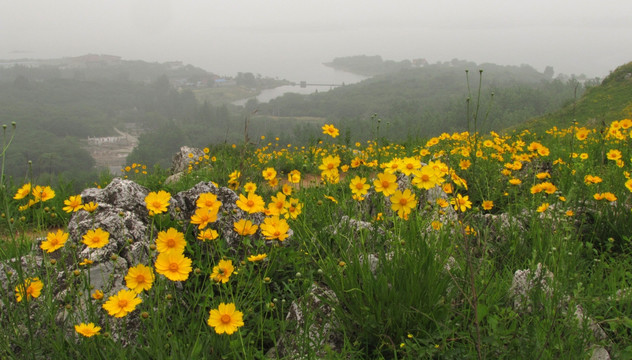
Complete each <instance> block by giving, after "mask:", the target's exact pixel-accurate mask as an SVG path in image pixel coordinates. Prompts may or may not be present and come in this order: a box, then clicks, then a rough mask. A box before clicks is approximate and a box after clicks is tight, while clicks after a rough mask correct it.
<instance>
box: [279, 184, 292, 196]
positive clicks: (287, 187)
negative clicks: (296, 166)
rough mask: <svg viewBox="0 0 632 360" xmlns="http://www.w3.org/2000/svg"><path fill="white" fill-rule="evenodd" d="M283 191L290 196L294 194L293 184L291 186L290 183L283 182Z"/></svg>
mask: <svg viewBox="0 0 632 360" xmlns="http://www.w3.org/2000/svg"><path fill="white" fill-rule="evenodd" d="M281 191H282V192H283V194H285V196H290V195H292V186H290V185H289V184H283V187H282V188H281Z"/></svg>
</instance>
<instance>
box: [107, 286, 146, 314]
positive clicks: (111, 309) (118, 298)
mask: <svg viewBox="0 0 632 360" xmlns="http://www.w3.org/2000/svg"><path fill="white" fill-rule="evenodd" d="M141 302H143V300H142V299H141V298H139V297H137V296H136V293H135V292H134V291H132V290H124V289H123V290H120V291H119V292H118V293H117V294H116V295H112V296H110V297H109V298H108V301H106V302H105V303H104V304H103V309H104V310H106V311H107V312H108V314H109V315H110V316H114V317H117V318H121V317H123V316H125V315H127V314H129V313H131V312H132V311H134V309H136V306H137V305H138V304H140V303H141Z"/></svg>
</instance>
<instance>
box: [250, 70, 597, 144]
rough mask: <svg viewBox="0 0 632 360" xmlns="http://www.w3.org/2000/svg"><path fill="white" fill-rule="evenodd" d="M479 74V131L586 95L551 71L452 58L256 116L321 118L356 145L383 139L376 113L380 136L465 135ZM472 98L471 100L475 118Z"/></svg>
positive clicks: (285, 99) (279, 102)
mask: <svg viewBox="0 0 632 360" xmlns="http://www.w3.org/2000/svg"><path fill="white" fill-rule="evenodd" d="M466 70H468V71H469V79H470V81H469V86H470V89H471V91H470V92H469V93H468V83H467V79H466ZM479 70H483V74H482V87H481V102H480V105H481V107H480V113H479V119H480V120H481V121H479V123H478V129H479V130H480V131H489V130H496V131H498V130H500V129H504V128H506V127H508V126H512V125H515V124H519V123H522V122H524V121H526V120H528V119H531V118H533V117H534V116H539V115H542V114H546V113H549V112H552V111H556V110H557V109H559V108H560V107H561V106H563V105H564V104H565V103H567V102H569V101H572V100H573V99H574V96H575V91H577V94H581V93H582V92H583V89H584V86H583V84H582V83H580V82H579V81H577V80H576V79H574V78H568V77H563V76H559V77H557V78H552V75H553V74H552V72H553V71H552V70H551V71H548V72H545V73H541V72H538V71H537V70H535V69H534V68H533V67H531V66H529V65H521V66H502V65H496V64H489V63H486V64H476V63H474V62H468V61H465V60H458V59H454V60H452V61H449V62H444V63H436V64H428V65H424V66H422V67H418V68H409V69H401V70H399V71H395V72H391V73H387V74H383V75H378V76H374V77H372V78H370V79H367V80H364V81H362V82H360V83H358V84H353V85H347V86H341V87H338V88H335V89H333V90H331V91H328V92H322V93H316V94H311V95H306V96H304V95H297V94H286V95H284V96H282V97H279V98H277V99H274V100H272V101H270V102H269V103H267V104H260V105H259V108H258V114H259V115H268V116H271V117H275V119H278V118H280V117H285V118H291V117H319V118H323V119H325V120H326V121H329V122H333V123H335V124H336V125H338V126H339V127H340V128H342V129H344V130H345V131H348V132H349V134H350V136H351V139H350V140H364V139H372V138H374V137H375V136H376V135H378V134H377V128H376V126H377V124H376V122H375V121H374V120H372V119H373V118H374V115H376V117H377V118H381V119H382V120H383V122H382V126H381V129H380V131H379V136H385V137H388V138H389V139H392V140H397V139H406V138H412V137H425V136H434V135H438V134H440V133H442V132H453V131H464V130H467V129H468V120H467V119H468V117H469V118H471V117H472V116H473V112H474V108H475V103H476V100H477V98H476V97H477V92H478V87H479ZM492 93H493V94H494V95H493V100H492V96H491V94H492ZM468 96H471V97H472V101H471V105H472V106H471V107H470V113H469V114H468V113H467V105H466V99H467V98H468ZM486 114H487V116H486ZM483 118H485V120H484V121H483ZM305 133H307V132H306V131H300V132H299V134H305ZM294 141H296V140H294Z"/></svg>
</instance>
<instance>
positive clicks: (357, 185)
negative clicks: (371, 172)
mask: <svg viewBox="0 0 632 360" xmlns="http://www.w3.org/2000/svg"><path fill="white" fill-rule="evenodd" d="M349 188H351V192H352V193H353V194H355V195H358V196H363V195H365V194H366V193H367V192H368V191H369V188H371V185H369V184H367V183H366V178H361V177H360V176H356V177H354V178H353V179H351V182H350V183H349Z"/></svg>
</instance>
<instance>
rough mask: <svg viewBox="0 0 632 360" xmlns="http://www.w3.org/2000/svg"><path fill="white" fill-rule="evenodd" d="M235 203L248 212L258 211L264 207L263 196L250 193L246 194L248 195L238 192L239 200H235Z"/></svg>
mask: <svg viewBox="0 0 632 360" xmlns="http://www.w3.org/2000/svg"><path fill="white" fill-rule="evenodd" d="M236 204H237V206H238V207H239V208H240V209H242V210H243V211H246V212H248V213H250V214H254V213H258V212H261V211H263V210H264V209H265V202H264V201H263V198H262V197H261V196H259V195H257V194H252V193H250V194H248V197H245V196H244V195H243V194H239V200H237V202H236Z"/></svg>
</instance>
